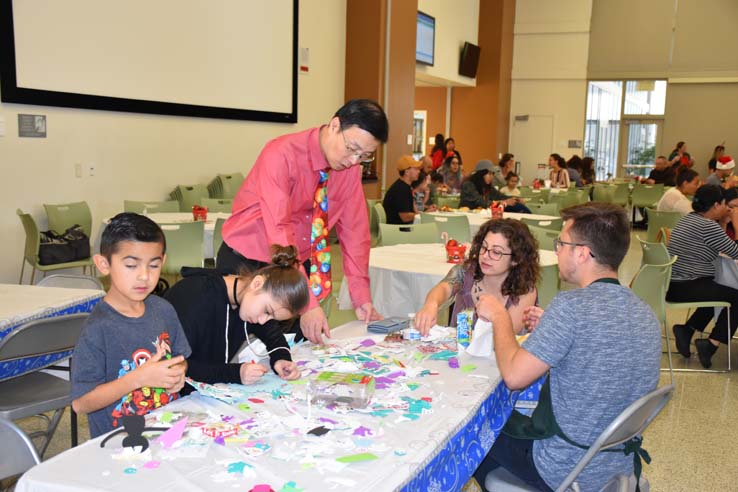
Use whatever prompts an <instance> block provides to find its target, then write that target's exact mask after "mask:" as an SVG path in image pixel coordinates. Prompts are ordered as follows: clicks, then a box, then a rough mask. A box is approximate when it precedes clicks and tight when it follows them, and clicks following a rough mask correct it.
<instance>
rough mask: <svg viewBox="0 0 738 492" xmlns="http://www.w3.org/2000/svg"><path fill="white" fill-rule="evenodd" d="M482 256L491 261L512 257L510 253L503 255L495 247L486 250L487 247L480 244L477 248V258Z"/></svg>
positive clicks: (502, 252)
mask: <svg viewBox="0 0 738 492" xmlns="http://www.w3.org/2000/svg"><path fill="white" fill-rule="evenodd" d="M484 255H487V257H488V258H489V259H491V260H494V261H497V260H499V259H500V258H502V257H503V256H512V253H505V252H504V251H502V250H501V249H499V248H495V247H492V248H488V247H487V246H485V245H484V244H482V245H481V246H479V256H484Z"/></svg>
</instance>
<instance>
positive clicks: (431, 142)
mask: <svg viewBox="0 0 738 492" xmlns="http://www.w3.org/2000/svg"><path fill="white" fill-rule="evenodd" d="M428 145H436V137H428Z"/></svg>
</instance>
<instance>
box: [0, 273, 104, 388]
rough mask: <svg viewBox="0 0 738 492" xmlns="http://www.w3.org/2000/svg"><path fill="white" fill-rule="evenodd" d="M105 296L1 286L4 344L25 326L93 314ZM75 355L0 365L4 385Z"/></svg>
mask: <svg viewBox="0 0 738 492" xmlns="http://www.w3.org/2000/svg"><path fill="white" fill-rule="evenodd" d="M104 295H105V293H104V292H102V291H94V290H87V289H59V288H53V287H37V286H35V285H4V284H0V340H2V339H3V338H5V337H6V336H8V334H10V333H12V332H13V330H15V329H17V328H18V327H20V326H21V325H23V324H24V323H28V322H29V321H33V320H36V319H43V318H51V317H54V316H62V315H64V314H74V313H89V312H91V311H92V309H93V308H94V307H95V305H96V304H97V303H98V302H100V299H101V298H102V297H103V296H104ZM71 353H72V352H71V351H68V352H62V353H56V354H51V355H43V356H37V357H23V358H20V359H12V360H4V361H0V381H1V380H4V379H8V378H12V377H16V376H20V375H22V374H25V373H28V372H32V371H34V370H37V369H39V368H43V367H47V366H49V365H51V364H54V363H55V362H57V361H60V360H63V359H66V358H67V357H69V356H70V355H71Z"/></svg>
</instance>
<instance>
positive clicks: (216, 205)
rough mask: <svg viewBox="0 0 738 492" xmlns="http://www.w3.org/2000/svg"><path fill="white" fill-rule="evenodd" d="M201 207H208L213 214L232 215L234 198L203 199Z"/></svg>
mask: <svg viewBox="0 0 738 492" xmlns="http://www.w3.org/2000/svg"><path fill="white" fill-rule="evenodd" d="M200 205H202V206H203V207H208V212H213V213H223V212H225V213H231V208H232V207H233V199H232V198H203V199H202V200H200Z"/></svg>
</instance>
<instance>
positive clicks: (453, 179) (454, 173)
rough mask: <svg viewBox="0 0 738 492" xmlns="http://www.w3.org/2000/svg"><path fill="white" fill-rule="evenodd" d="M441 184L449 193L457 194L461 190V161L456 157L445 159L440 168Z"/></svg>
mask: <svg viewBox="0 0 738 492" xmlns="http://www.w3.org/2000/svg"><path fill="white" fill-rule="evenodd" d="M441 175H442V176H443V183H444V184H445V185H446V188H448V190H449V192H451V193H453V192H457V191H458V190H460V189H461V182H462V180H463V175H462V174H461V161H460V160H459V158H458V157H456V156H453V155H452V156H451V157H447V158H446V160H445V161H444V162H443V166H442V167H441Z"/></svg>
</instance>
